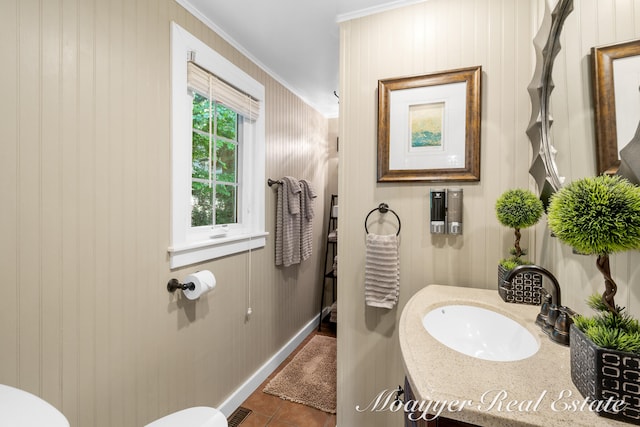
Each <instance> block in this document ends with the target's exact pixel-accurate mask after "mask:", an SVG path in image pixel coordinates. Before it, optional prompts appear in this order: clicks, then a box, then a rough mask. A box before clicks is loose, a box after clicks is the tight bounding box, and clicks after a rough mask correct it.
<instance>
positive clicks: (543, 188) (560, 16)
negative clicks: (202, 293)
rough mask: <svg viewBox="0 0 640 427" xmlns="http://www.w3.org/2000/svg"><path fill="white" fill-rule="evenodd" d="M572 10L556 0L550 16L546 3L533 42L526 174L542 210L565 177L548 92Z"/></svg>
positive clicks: (570, 5) (565, 0) (564, 0)
mask: <svg viewBox="0 0 640 427" xmlns="http://www.w3.org/2000/svg"><path fill="white" fill-rule="evenodd" d="M572 10H573V0H559V1H558V3H557V4H556V7H555V8H554V10H553V13H550V12H549V4H548V2H547V1H545V12H544V18H543V20H542V25H541V26H540V30H539V31H538V34H537V35H536V37H535V38H534V39H533V44H534V47H535V51H536V69H535V72H534V73H533V79H532V80H531V83H530V84H529V87H528V91H529V96H530V98H531V107H532V108H531V120H530V121H529V126H528V127H527V136H528V137H529V139H530V140H531V146H532V148H533V160H532V162H531V167H530V168H529V173H530V174H531V176H533V178H534V179H535V180H536V183H537V184H538V191H539V192H540V199H541V200H542V203H543V204H544V206H545V208H546V206H547V204H548V203H549V197H551V195H552V194H553V193H555V192H556V191H558V190H559V189H560V187H561V186H562V183H563V182H564V178H563V177H561V176H560V175H559V172H558V167H557V165H556V160H555V157H556V153H557V151H556V149H555V147H554V146H553V143H552V141H551V125H552V124H553V119H552V117H551V109H550V103H551V92H552V91H553V88H554V84H553V78H552V73H553V64H554V61H555V58H556V56H557V55H558V52H559V51H560V33H561V32H562V27H563V25H564V21H565V19H566V18H567V16H568V15H569V13H571V11H572Z"/></svg>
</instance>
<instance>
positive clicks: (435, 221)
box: [430, 188, 447, 234]
mask: <svg viewBox="0 0 640 427" xmlns="http://www.w3.org/2000/svg"><path fill="white" fill-rule="evenodd" d="M430 200H431V227H430V228H431V233H432V234H444V233H446V232H447V230H446V226H445V224H446V212H447V206H446V193H445V191H444V188H432V189H431V193H430Z"/></svg>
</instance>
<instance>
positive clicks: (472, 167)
mask: <svg viewBox="0 0 640 427" xmlns="http://www.w3.org/2000/svg"><path fill="white" fill-rule="evenodd" d="M481 75H482V67H481V66H476V67H469V68H461V69H456V70H449V71H442V72H436V73H431V74H425V75H420V76H413V77H401V78H393V79H385V80H379V81H378V182H388V181H479V180H480V122H481V111H480V110H481V108H480V107H481Z"/></svg>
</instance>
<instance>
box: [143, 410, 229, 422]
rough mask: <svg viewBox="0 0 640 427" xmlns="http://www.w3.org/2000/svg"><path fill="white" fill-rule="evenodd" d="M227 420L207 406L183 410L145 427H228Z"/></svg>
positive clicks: (220, 413)
mask: <svg viewBox="0 0 640 427" xmlns="http://www.w3.org/2000/svg"><path fill="white" fill-rule="evenodd" d="M227 426H228V425H227V419H226V418H225V417H224V415H223V414H222V412H220V411H219V410H217V409H215V408H209V407H207V406H196V407H193V408H187V409H183V410H181V411H178V412H174V413H173V414H169V415H167V416H166V417H162V418H160V419H159V420H156V421H154V422H152V423H151V424H147V425H146V426H145V427H227Z"/></svg>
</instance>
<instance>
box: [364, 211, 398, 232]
mask: <svg viewBox="0 0 640 427" xmlns="http://www.w3.org/2000/svg"><path fill="white" fill-rule="evenodd" d="M375 211H379V212H380V213H383V214H385V213H387V212H391V213H392V214H394V215H395V217H396V219H397V220H398V232H397V233H396V236H399V235H400V228H401V227H402V223H401V222H400V217H399V216H398V214H397V213H395V212H394V211H393V209H389V205H388V204H386V203H380V204H379V205H378V207H377V208H373V209H371V210H370V211H369V213H368V214H367V216H366V217H365V219H364V231H366V232H367V233H369V229H368V228H367V220H368V219H369V216H370V215H371V214H372V213H374V212H375Z"/></svg>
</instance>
